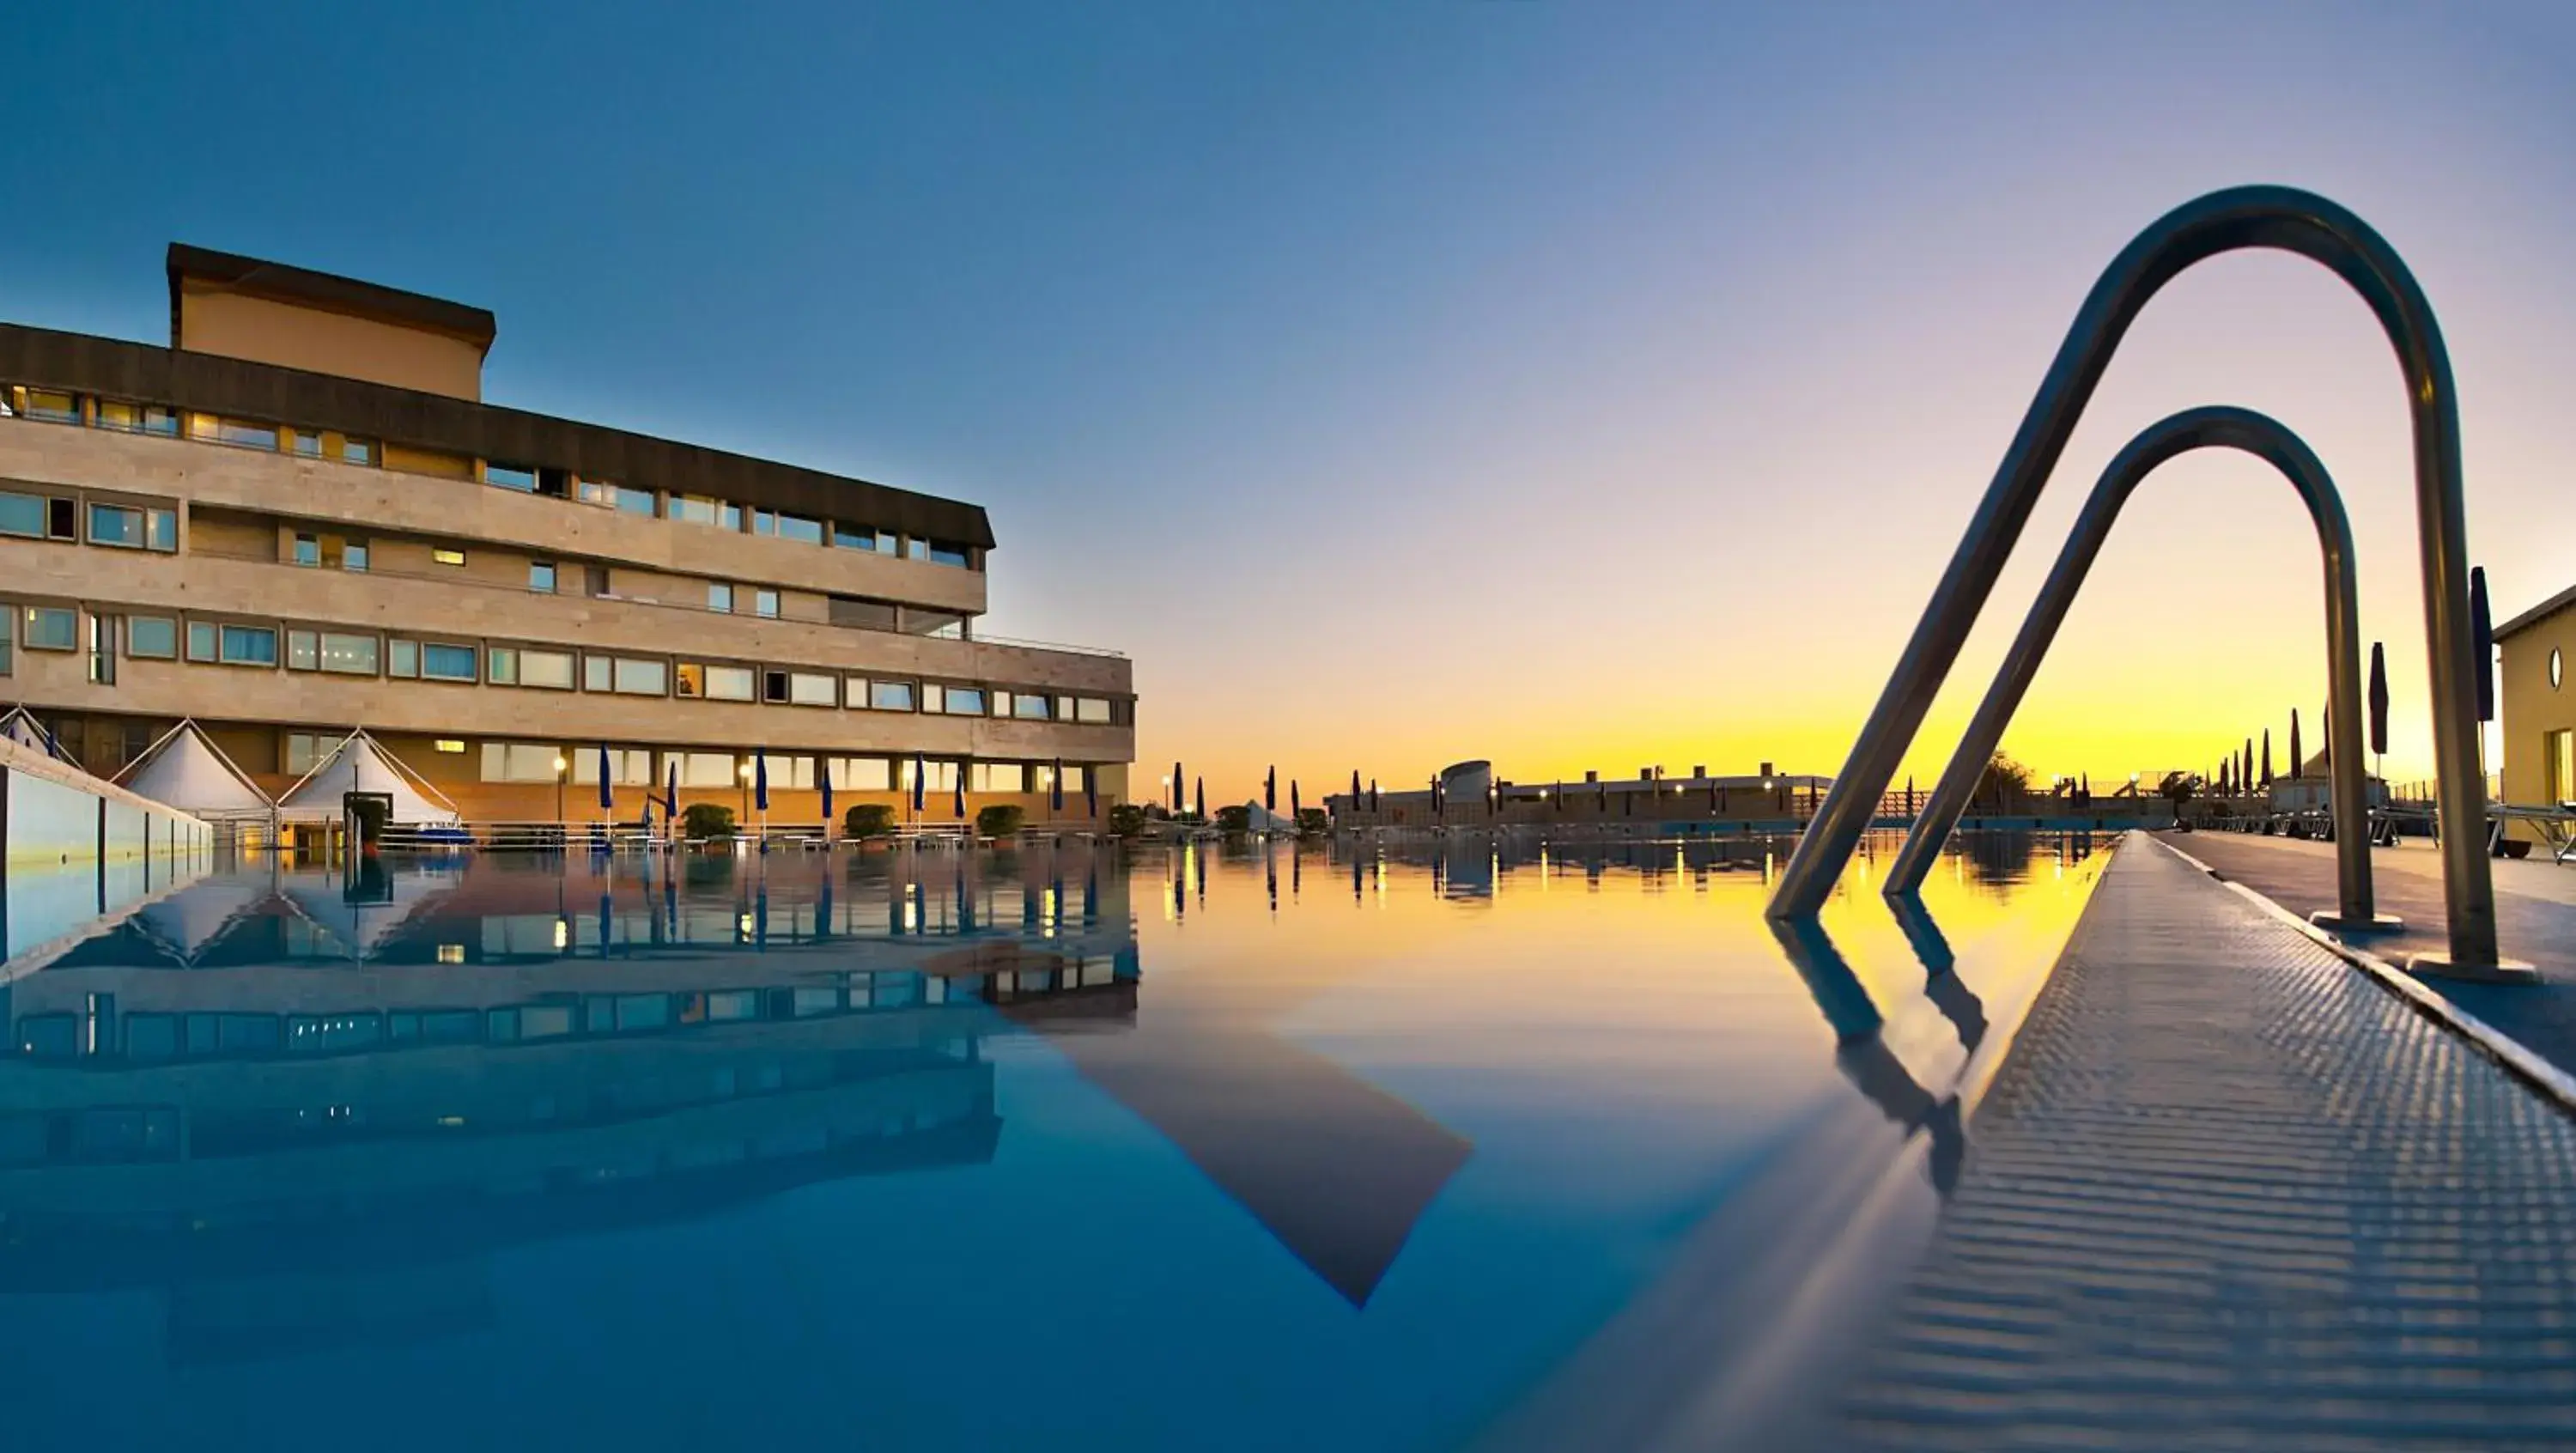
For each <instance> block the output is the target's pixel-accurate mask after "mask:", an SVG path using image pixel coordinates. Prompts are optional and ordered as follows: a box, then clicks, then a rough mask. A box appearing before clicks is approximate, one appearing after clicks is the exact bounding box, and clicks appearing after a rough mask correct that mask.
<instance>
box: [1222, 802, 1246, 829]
mask: <svg viewBox="0 0 2576 1453" xmlns="http://www.w3.org/2000/svg"><path fill="white" fill-rule="evenodd" d="M1216 825H1217V830H1218V831H1220V832H1250V831H1252V809H1251V808H1249V807H1220V808H1218V809H1217V810H1216Z"/></svg>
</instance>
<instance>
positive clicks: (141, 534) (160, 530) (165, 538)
mask: <svg viewBox="0 0 2576 1453" xmlns="http://www.w3.org/2000/svg"><path fill="white" fill-rule="evenodd" d="M89 542H90V543H91V544H93V545H110V546H114V547H115V548H117V549H120V550H165V551H166V550H176V549H178V548H179V516H178V515H177V513H175V512H174V511H171V510H152V509H141V508H138V507H136V506H133V505H108V504H93V505H91V506H90V507H89Z"/></svg>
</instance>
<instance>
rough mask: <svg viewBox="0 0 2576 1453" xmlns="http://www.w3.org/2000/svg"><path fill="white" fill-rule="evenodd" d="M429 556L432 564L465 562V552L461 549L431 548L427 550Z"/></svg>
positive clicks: (459, 563)
mask: <svg viewBox="0 0 2576 1453" xmlns="http://www.w3.org/2000/svg"><path fill="white" fill-rule="evenodd" d="M429 558H430V560H431V562H432V563H434V564H439V565H462V564H464V563H465V552H464V551H462V550H432V551H430V552H429Z"/></svg>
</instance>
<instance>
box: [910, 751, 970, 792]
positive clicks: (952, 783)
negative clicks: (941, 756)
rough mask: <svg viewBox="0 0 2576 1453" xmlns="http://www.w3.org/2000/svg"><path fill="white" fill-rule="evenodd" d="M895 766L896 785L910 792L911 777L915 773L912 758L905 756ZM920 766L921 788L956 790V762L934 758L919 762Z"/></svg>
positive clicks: (942, 790)
mask: <svg viewBox="0 0 2576 1453" xmlns="http://www.w3.org/2000/svg"><path fill="white" fill-rule="evenodd" d="M896 767H897V772H896V781H897V785H898V786H900V787H901V788H902V789H903V790H904V791H906V792H910V791H911V790H912V779H913V777H914V776H915V775H916V774H915V773H914V771H913V762H912V759H911V758H910V757H906V758H904V759H903V760H902V761H901V762H899V763H897V764H896ZM921 768H922V770H921V771H920V773H919V774H918V775H919V776H920V778H921V783H922V789H923V790H924V791H927V792H954V791H956V790H957V764H956V763H955V762H942V761H938V760H935V759H934V760H932V761H927V762H923V763H922V764H921Z"/></svg>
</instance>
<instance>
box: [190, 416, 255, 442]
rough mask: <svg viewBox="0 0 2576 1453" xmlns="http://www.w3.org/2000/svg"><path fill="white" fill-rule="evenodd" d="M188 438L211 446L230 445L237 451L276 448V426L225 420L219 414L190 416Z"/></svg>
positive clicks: (248, 421)
mask: <svg viewBox="0 0 2576 1453" xmlns="http://www.w3.org/2000/svg"><path fill="white" fill-rule="evenodd" d="M188 437H189V438H191V439H202V440H205V441H206V442H208V443H212V444H230V445H232V446H234V447H235V448H239V449H267V450H270V451H274V450H275V449H276V448H277V426H276V425H275V424H257V423H253V422H251V421H250V420H248V419H227V418H225V417H223V416H222V415H220V414H190V415H189V416H188Z"/></svg>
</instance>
